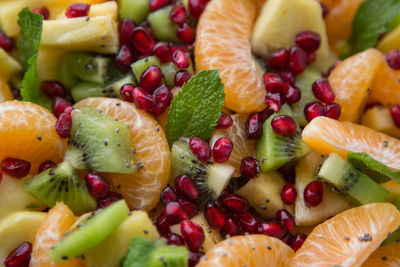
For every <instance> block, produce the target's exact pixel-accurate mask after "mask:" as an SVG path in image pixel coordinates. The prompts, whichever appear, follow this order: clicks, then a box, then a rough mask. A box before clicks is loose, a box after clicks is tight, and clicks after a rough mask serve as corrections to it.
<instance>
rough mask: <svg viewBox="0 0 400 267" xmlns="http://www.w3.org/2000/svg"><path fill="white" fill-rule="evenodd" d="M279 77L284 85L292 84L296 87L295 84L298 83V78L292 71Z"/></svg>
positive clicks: (284, 72)
mask: <svg viewBox="0 0 400 267" xmlns="http://www.w3.org/2000/svg"><path fill="white" fill-rule="evenodd" d="M279 76H280V77H281V79H282V81H283V82H284V83H290V84H292V85H294V83H295V82H296V77H295V76H294V75H293V73H291V72H290V71H283V72H281V73H280V74H279Z"/></svg>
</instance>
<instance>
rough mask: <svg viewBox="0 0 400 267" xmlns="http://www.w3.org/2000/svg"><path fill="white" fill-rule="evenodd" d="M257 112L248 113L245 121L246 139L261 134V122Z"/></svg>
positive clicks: (254, 137)
mask: <svg viewBox="0 0 400 267" xmlns="http://www.w3.org/2000/svg"><path fill="white" fill-rule="evenodd" d="M261 119H262V118H261V115H260V113H258V112H255V113H252V114H250V116H249V117H248V118H247V121H246V137H247V139H258V138H260V137H261V136H262V134H263V122H262V120H261Z"/></svg>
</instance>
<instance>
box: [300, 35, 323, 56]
mask: <svg viewBox="0 0 400 267" xmlns="http://www.w3.org/2000/svg"><path fill="white" fill-rule="evenodd" d="M296 44H297V45H298V46H299V47H300V48H301V49H303V50H304V51H305V52H307V53H312V52H315V51H317V50H318V48H319V46H320V44H321V36H320V35H319V33H315V32H311V31H303V32H300V33H298V34H297V35H296Z"/></svg>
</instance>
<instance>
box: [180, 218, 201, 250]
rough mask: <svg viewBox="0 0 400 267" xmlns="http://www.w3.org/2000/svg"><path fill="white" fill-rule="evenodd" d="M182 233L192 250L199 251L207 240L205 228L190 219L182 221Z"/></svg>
mask: <svg viewBox="0 0 400 267" xmlns="http://www.w3.org/2000/svg"><path fill="white" fill-rule="evenodd" d="M180 228H181V233H182V236H183V239H184V240H185V243H186V245H187V247H188V248H189V250H190V251H192V252H197V251H198V250H199V249H200V247H201V245H202V244H203V242H204V240H205V235H204V230H203V228H202V227H201V226H200V225H198V224H197V223H194V222H192V221H189V220H185V221H183V222H182V223H181V227H180Z"/></svg>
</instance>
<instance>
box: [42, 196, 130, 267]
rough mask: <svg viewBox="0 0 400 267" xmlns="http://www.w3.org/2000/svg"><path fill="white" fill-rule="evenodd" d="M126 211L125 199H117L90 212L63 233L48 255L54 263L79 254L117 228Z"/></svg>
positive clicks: (124, 217)
mask: <svg viewBox="0 0 400 267" xmlns="http://www.w3.org/2000/svg"><path fill="white" fill-rule="evenodd" d="M128 213H129V208H128V205H127V204H126V202H125V200H119V201H117V202H114V203H112V204H111V205H110V206H108V207H106V208H104V209H99V210H97V211H95V212H93V213H91V214H90V216H86V217H85V220H82V221H81V222H80V223H79V224H78V225H77V226H76V227H75V228H73V229H71V230H70V231H67V232H66V233H65V235H64V237H63V238H62V239H61V240H60V241H59V242H58V243H57V244H56V245H55V246H53V247H52V248H51V249H50V251H49V253H48V255H49V257H50V258H51V259H52V260H53V261H54V262H55V263H62V262H63V261H65V260H68V259H71V258H73V257H76V256H79V255H81V254H82V253H84V252H85V251H86V250H88V249H90V248H92V247H94V246H96V245H97V244H98V243H100V242H101V241H102V240H104V239H105V238H106V237H107V236H109V235H110V234H111V233H112V232H113V231H114V230H115V229H117V227H118V226H119V225H120V224H121V223H122V222H123V221H124V220H125V219H126V218H127V217H128ZM116 245H117V244H116Z"/></svg>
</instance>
